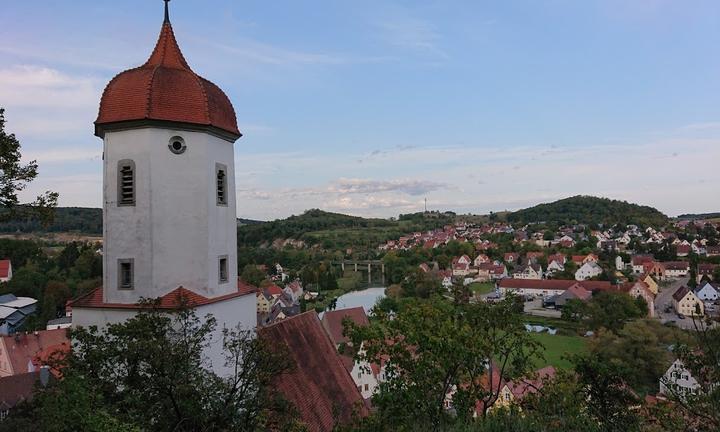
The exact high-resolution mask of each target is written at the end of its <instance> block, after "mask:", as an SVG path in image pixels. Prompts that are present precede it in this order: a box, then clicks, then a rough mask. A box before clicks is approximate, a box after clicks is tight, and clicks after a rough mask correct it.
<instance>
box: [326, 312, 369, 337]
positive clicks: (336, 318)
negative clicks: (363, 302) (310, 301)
mask: <svg viewBox="0 0 720 432" xmlns="http://www.w3.org/2000/svg"><path fill="white" fill-rule="evenodd" d="M345 319H348V320H350V321H352V322H354V323H355V324H356V325H359V326H368V325H370V321H368V317H367V315H366V314H365V309H363V308H362V306H358V307H354V308H348V309H338V310H333V311H327V312H325V313H324V314H323V318H322V325H323V327H325V330H327V332H328V335H329V336H330V339H331V340H332V341H333V343H334V344H335V345H338V344H341V343H345V342H347V341H348V338H347V336H344V335H343V321H344V320H345Z"/></svg>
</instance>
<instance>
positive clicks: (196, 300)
mask: <svg viewBox="0 0 720 432" xmlns="http://www.w3.org/2000/svg"><path fill="white" fill-rule="evenodd" d="M256 291H257V287H255V286H253V285H250V284H248V283H246V282H244V281H243V280H241V279H238V282H237V291H236V292H233V293H230V294H225V295H222V296H218V297H212V298H208V297H205V296H203V295H200V294H198V293H196V292H194V291H191V290H189V289H187V288H184V287H178V288H175V289H174V290H172V291H171V292H169V293H167V294H165V295H164V296H162V297H160V302H159V303H158V305H157V307H158V308H160V309H175V308H177V307H179V306H180V305H181V303H182V302H183V300H184V301H185V302H186V303H187V305H188V306H203V305H206V304H211V303H216V302H220V301H223V300H228V299H231V298H235V297H240V296H244V295H249V294H254V293H255V292H256ZM69 306H70V307H72V308H107V309H137V308H138V307H139V306H138V305H137V304H135V303H105V302H104V301H103V287H98V288H95V289H94V290H92V291H90V292H89V293H87V294H85V295H84V296H81V297H79V298H77V299H75V300H73V301H72V302H71V303H70V304H69Z"/></svg>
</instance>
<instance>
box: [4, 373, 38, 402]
mask: <svg viewBox="0 0 720 432" xmlns="http://www.w3.org/2000/svg"><path fill="white" fill-rule="evenodd" d="M39 378H40V372H28V373H22V374H18V375H10V376H6V377H1V378H0V411H5V410H8V409H10V408H13V407H14V406H16V405H17V404H19V403H20V402H23V401H26V400H30V399H32V395H33V390H34V388H35V383H36V382H37V381H38V379H39Z"/></svg>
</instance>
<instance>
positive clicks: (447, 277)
mask: <svg viewBox="0 0 720 432" xmlns="http://www.w3.org/2000/svg"><path fill="white" fill-rule="evenodd" d="M438 274H439V275H440V278H441V279H442V286H443V288H445V289H448V290H449V289H450V288H452V286H453V282H452V272H450V271H441V272H439V273H438Z"/></svg>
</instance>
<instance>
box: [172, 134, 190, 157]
mask: <svg viewBox="0 0 720 432" xmlns="http://www.w3.org/2000/svg"><path fill="white" fill-rule="evenodd" d="M168 148H169V149H170V151H171V152H173V153H175V154H182V153H185V150H187V146H186V145H185V140H184V139H182V138H181V137H179V136H174V137H172V138H170V143H169V144H168Z"/></svg>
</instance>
